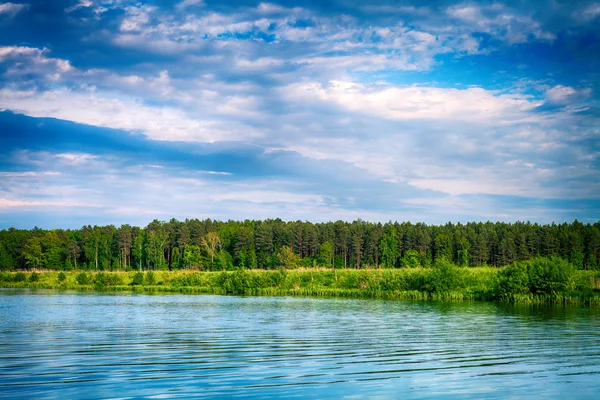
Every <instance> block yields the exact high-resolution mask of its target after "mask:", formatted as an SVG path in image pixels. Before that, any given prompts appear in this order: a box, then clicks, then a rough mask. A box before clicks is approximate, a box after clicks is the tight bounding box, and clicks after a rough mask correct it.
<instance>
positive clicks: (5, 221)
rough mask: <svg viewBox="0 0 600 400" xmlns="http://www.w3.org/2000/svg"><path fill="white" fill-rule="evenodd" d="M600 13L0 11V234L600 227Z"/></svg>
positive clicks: (42, 6)
mask: <svg viewBox="0 0 600 400" xmlns="http://www.w3.org/2000/svg"><path fill="white" fill-rule="evenodd" d="M597 11H598V4H596V3H594V2H588V1H581V2H569V3H568V4H557V3H556V2H550V1H548V2H535V3H527V4H522V3H521V2H513V1H507V2H504V3H493V4H490V3H488V2H482V3H479V2H468V3H462V4H460V3H456V2H445V1H431V2H427V3H423V2H418V3H416V2H415V3H412V4H411V3H403V5H398V3H397V2H375V3H370V5H365V4H363V3H360V2H345V1H340V2H333V3H328V4H327V5H325V4H321V5H317V4H315V3H314V2H308V3H306V4H304V3H302V2H300V3H298V2H296V3H295V4H294V5H289V4H287V3H264V2H262V3H261V2H258V3H252V2H240V3H237V2H221V3H219V2H210V1H190V0H184V1H181V2H178V3H173V4H171V3H168V2H167V3H165V2H129V1H112V0H111V1H109V0H106V1H101V0H84V1H78V2H77V1H56V2H47V3H43V2H39V3H38V2H33V3H32V4H25V3H20V4H17V3H0V33H1V34H2V35H1V37H2V38H3V39H2V40H1V41H0V82H1V84H0V110H2V111H1V112H0V128H1V129H2V136H1V139H0V141H1V142H2V143H0V144H2V150H0V167H1V168H0V224H2V225H3V226H5V227H7V226H11V225H18V226H25V227H30V226H32V225H35V224H37V225H43V226H63V225H65V224H66V225H68V226H77V225H78V224H82V223H95V222H97V223H115V224H120V223H123V222H130V223H137V224H143V223H146V222H147V221H148V220H150V219H153V218H161V219H167V218H170V217H177V218H186V217H199V218H204V217H211V218H220V219H228V218H236V219H245V218H267V217H282V218H285V219H309V220H331V219H355V218H363V219H369V220H382V221H386V220H389V219H398V220H407V219H409V220H413V221H425V222H428V223H444V222H446V221H449V220H450V221H457V220H458V221H467V220H482V219H483V220H488V219H489V220H518V219H519V220H532V221H539V222H550V221H557V222H558V221H563V220H571V219H574V218H578V219H580V220H584V221H595V220H598V217H599V215H600V213H599V212H600V207H598V206H597V204H600V201H599V200H600V199H599V197H600V183H599V182H600V174H599V170H598V168H599V164H600V163H599V161H598V157H599V153H600V151H599V148H600V146H599V141H600V140H599V139H600V128H598V127H599V126H600V118H599V117H600V112H599V110H600V108H599V104H598V87H597V86H598V79H599V76H598V72H597V71H600V56H598V54H600V28H598V27H599V26H600V24H599V23H598V22H600V19H599V18H600V12H597ZM557 15H561V16H562V17H561V18H560V19H558V18H556V16H557Z"/></svg>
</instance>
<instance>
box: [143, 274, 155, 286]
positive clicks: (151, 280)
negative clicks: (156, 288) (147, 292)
mask: <svg viewBox="0 0 600 400" xmlns="http://www.w3.org/2000/svg"><path fill="white" fill-rule="evenodd" d="M144 282H145V283H146V285H148V286H152V285H154V284H155V283H156V277H155V276H154V272H152V271H146V276H145V277H144Z"/></svg>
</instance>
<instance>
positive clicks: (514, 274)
mask: <svg viewBox="0 0 600 400" xmlns="http://www.w3.org/2000/svg"><path fill="white" fill-rule="evenodd" d="M527 293H529V272H528V268H527V263H526V262H516V263H513V264H511V265H509V266H508V267H506V268H504V269H503V270H501V271H500V273H499V274H498V284H497V289H496V297H499V298H501V299H507V298H509V297H510V296H512V295H515V294H527Z"/></svg>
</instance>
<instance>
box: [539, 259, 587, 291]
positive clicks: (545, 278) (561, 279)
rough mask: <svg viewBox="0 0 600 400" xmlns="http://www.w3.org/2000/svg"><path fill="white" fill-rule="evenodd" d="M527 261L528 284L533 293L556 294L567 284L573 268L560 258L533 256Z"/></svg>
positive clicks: (563, 289)
mask: <svg viewBox="0 0 600 400" xmlns="http://www.w3.org/2000/svg"><path fill="white" fill-rule="evenodd" d="M527 263H528V274H529V285H530V289H531V291H532V293H534V294H552V295H556V294H558V293H560V292H563V291H565V290H566V289H567V287H568V286H569V283H570V281H571V278H572V275H573V271H574V270H575V268H574V267H573V265H572V264H571V263H569V262H568V261H566V260H563V259H562V258H558V257H552V258H541V257H538V258H534V259H533V260H530V261H528V262H527Z"/></svg>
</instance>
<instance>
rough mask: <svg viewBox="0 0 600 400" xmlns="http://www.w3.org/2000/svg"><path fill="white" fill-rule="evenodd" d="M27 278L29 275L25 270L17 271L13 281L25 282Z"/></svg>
mask: <svg viewBox="0 0 600 400" xmlns="http://www.w3.org/2000/svg"><path fill="white" fill-rule="evenodd" d="M26 280H27V275H25V273H24V272H17V273H16V274H15V276H13V282H25V281H26Z"/></svg>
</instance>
